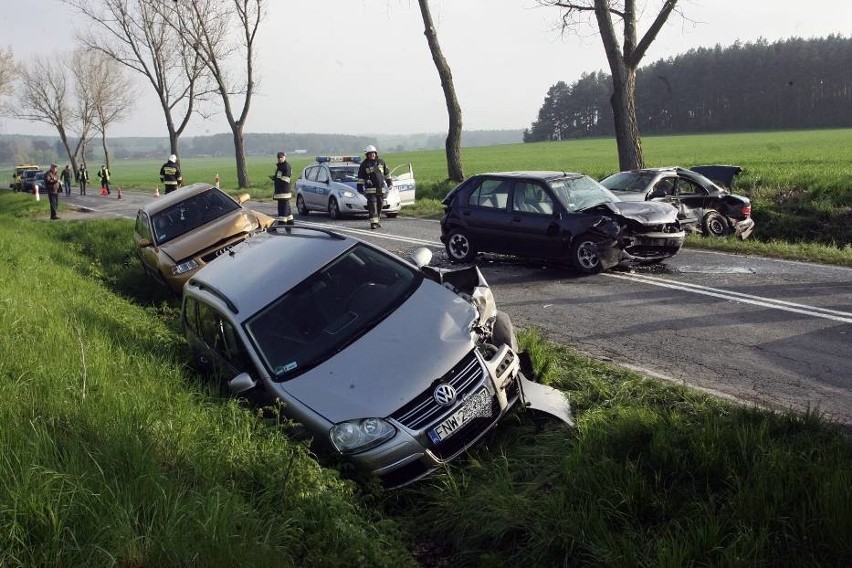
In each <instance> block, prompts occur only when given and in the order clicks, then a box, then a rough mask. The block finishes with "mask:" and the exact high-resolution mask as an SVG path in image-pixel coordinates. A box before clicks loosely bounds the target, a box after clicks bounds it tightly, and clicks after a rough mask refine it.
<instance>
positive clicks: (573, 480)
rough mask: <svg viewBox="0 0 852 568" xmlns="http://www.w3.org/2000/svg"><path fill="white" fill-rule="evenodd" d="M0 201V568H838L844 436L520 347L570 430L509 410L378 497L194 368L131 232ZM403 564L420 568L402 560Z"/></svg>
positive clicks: (846, 503) (112, 223)
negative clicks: (462, 448) (443, 461)
mask: <svg viewBox="0 0 852 568" xmlns="http://www.w3.org/2000/svg"><path fill="white" fill-rule="evenodd" d="M44 208H46V205H44V204H43V203H42V204H36V203H35V202H34V201H33V200H32V199H27V198H24V197H22V196H19V195H12V194H9V193H0V306H2V308H1V309H0V326H2V327H0V329H3V333H2V334H0V378H2V380H3V381H4V384H5V386H6V389H5V394H6V396H4V397H3V399H2V401H0V421H2V422H0V423H2V424H3V427H2V428H0V566H48V565H49V566H114V565H123V566H175V565H196V566H232V565H246V566H264V567H265V566H406V565H414V564H415V563H420V564H421V565H426V566H466V565H467V566H522V565H526V566H571V565H583V566H585V565H591V566H689V565H709V566H726V565H727V566H797V567H798V566H846V565H847V564H848V559H849V558H850V557H852V539H850V538H849V537H850V535H852V442H850V439H849V437H848V435H847V434H846V433H844V431H843V430H841V429H840V428H839V427H837V426H836V425H833V424H830V423H827V422H826V421H824V420H823V419H822V418H821V416H820V414H819V412H818V411H817V410H814V411H813V412H809V413H806V414H805V415H793V414H784V413H769V412H765V411H761V410H757V409H754V408H749V407H742V406H737V405H733V404H731V403H728V402H724V401H721V400H717V399H713V398H710V397H708V396H705V395H702V394H699V393H696V392H694V391H692V390H690V389H688V388H686V387H680V386H673V385H670V384H662V383H660V382H657V381H654V380H651V379H648V378H645V377H642V376H640V375H637V374H635V373H632V372H629V371H626V370H623V369H620V368H618V367H615V366H612V365H607V364H605V363H601V362H598V361H594V360H592V359H589V358H588V357H585V356H582V355H579V354H577V353H576V352H574V351H572V350H571V349H570V348H568V347H559V346H555V345H553V344H550V343H548V342H546V341H544V339H543V338H542V336H541V334H540V333H539V332H538V331H537V330H535V329H528V330H524V331H523V332H522V334H521V338H520V339H521V345H522V347H523V348H524V349H525V350H526V351H528V352H529V353H530V355H531V357H532V358H533V363H534V368H535V372H536V374H537V376H538V378H539V379H540V380H542V382H545V383H549V384H551V385H554V386H555V387H557V388H560V389H562V390H564V391H565V392H566V393H567V394H568V395H569V397H570V399H571V401H572V406H573V410H574V413H575V419H576V421H577V428H576V429H569V428H568V427H566V426H564V425H563V424H561V423H558V422H554V421H551V420H547V419H542V418H541V417H540V416H536V415H534V414H532V413H530V412H526V411H519V412H518V413H516V414H512V415H510V416H509V417H508V418H507V420H505V421H504V423H503V424H501V426H500V427H499V428H498V429H497V430H496V431H495V432H494V433H492V434H491V435H489V436H487V437H486V439H485V440H484V441H483V443H482V444H480V445H479V446H477V447H476V448H475V450H474V451H472V452H471V453H470V454H469V455H468V456H466V457H464V458H462V459H460V460H458V461H456V462H453V463H452V464H451V465H449V466H448V467H446V468H445V470H444V471H442V472H439V473H437V474H435V475H433V476H432V477H430V478H427V479H426V480H424V481H422V482H420V483H419V484H416V485H413V486H411V487H409V488H407V489H404V490H401V491H397V492H392V493H383V492H382V491H380V490H379V489H377V488H376V487H375V486H373V485H364V486H355V485H353V484H351V483H350V482H346V481H342V480H341V479H340V478H339V476H338V475H337V474H336V472H334V471H332V470H328V469H324V468H322V467H321V466H320V465H319V464H318V463H317V462H316V461H315V460H314V459H313V457H312V456H311V455H310V453H309V451H308V449H307V447H306V446H305V445H304V444H301V443H297V442H294V441H292V440H291V439H289V438H287V437H286V436H285V435H284V433H283V432H284V430H285V427H286V426H287V425H286V424H285V423H284V422H283V421H280V420H278V419H277V418H276V415H275V414H274V413H264V414H263V415H261V414H258V413H256V412H254V411H252V410H251V409H249V408H248V407H245V406H242V405H240V404H238V403H237V402H235V401H227V400H223V399H221V398H220V397H219V396H218V389H217V388H216V386H215V385H208V384H207V383H205V382H204V381H202V380H200V379H199V378H198V377H197V376H196V375H195V374H194V373H193V372H192V371H191V370H190V369H188V368H187V367H186V364H185V362H186V361H188V358H187V354H186V353H185V346H184V343H183V341H182V340H181V337H180V331H179V330H178V329H177V327H176V326H177V313H176V311H177V306H176V304H175V303H173V301H171V300H168V299H167V298H165V297H163V296H162V295H161V292H159V289H157V288H152V287H151V285H150V284H149V283H148V281H147V280H146V279H145V278H144V277H143V274H142V272H141V269H140V267H139V266H138V264H137V263H136V262H135V261H133V259H132V252H131V251H132V249H131V240H130V234H131V231H132V227H131V224H130V223H129V222H128V221H124V220H109V221H96V222H89V221H87V222H84V223H83V222H81V223H77V222H66V221H60V222H50V221H41V220H34V219H33V218H32V216H33V215H34V214H36V213H38V214H39V215H43V214H44V211H43V209H44ZM409 549H410V550H411V553H409Z"/></svg>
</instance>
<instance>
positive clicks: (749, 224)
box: [731, 217, 754, 240]
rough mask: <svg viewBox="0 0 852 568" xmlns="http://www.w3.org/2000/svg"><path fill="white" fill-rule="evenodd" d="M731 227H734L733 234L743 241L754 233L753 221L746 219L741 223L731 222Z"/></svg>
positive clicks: (749, 218)
mask: <svg viewBox="0 0 852 568" xmlns="http://www.w3.org/2000/svg"><path fill="white" fill-rule="evenodd" d="M731 225H732V226H733V227H734V234H735V235H736V236H738V237H739V238H741V239H743V240H745V239H747V238H749V237H750V236H751V234H752V232H754V219H752V218H751V217H746V218H745V219H743V220H742V221H736V220H733V219H732V220H731Z"/></svg>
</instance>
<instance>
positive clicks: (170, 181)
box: [160, 154, 183, 193]
mask: <svg viewBox="0 0 852 568" xmlns="http://www.w3.org/2000/svg"><path fill="white" fill-rule="evenodd" d="M160 181H161V182H162V183H163V186H164V187H165V188H166V193H171V192H173V191H174V190H176V189H177V188H178V187H180V186H182V185H183V176H181V174H180V168H179V167H178V165H177V156H175V155H174V154H172V155H171V156H169V161H168V162H166V163H165V164H163V167H161V168H160Z"/></svg>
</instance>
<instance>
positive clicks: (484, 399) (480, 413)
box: [429, 387, 492, 444]
mask: <svg viewBox="0 0 852 568" xmlns="http://www.w3.org/2000/svg"><path fill="white" fill-rule="evenodd" d="M491 414H492V412H491V394H490V393H489V392H488V389H486V388H484V387H483V388H481V389H479V390H478V391H476V392H475V393H473V394H472V395H470V396H469V397H468V398H467V400H465V401H464V403H463V404H462V405H461V406H460V407H459V408H458V410H456V411H455V412H453V413H452V414H451V415H450V416H448V417H447V418H445V419H444V420H443V421H442V422H441V423H440V424H438V425H437V426H435V427H434V428H432V429H431V430H429V439H430V440H432V443H433V444H440V443H441V442H442V441H443V440H446V439H447V438H449V437H450V436H452V435H453V434H455V433H456V432H457V431H459V430H460V429H461V427H462V426H464V425H465V424H467V423H468V422H470V421H471V420H473V419H474V418H480V417H484V418H489V417H491Z"/></svg>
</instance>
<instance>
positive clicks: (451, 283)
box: [411, 239, 617, 426]
mask: <svg viewBox="0 0 852 568" xmlns="http://www.w3.org/2000/svg"><path fill="white" fill-rule="evenodd" d="M612 242H613V243H615V242H616V239H612ZM613 248H614V247H613ZM615 250H616V256H617V249H615ZM431 257H432V253H431V252H430V251H429V250H428V249H426V248H421V249H417V250H416V251H414V253H412V255H411V259H412V260H413V261H414V263H415V264H416V265H417V266H418V267H419V268H420V269H421V271H422V272H423V274H424V275H425V276H426V277H427V278H429V279H430V280H433V281H434V282H437V283H438V284H441V285H442V286H445V287H447V288H448V289H450V290H452V291H453V292H455V293H456V294H457V295H458V296H459V297H461V298H463V299H465V300H467V301H468V302H470V303H471V305H473V307H474V308H475V309H476V312H477V317H476V318H475V319H474V320H473V322H472V323H471V332H472V333H474V334H476V335H477V336H478V338H479V340H478V341H477V344H478V347H479V351H480V354H481V355H482V357H483V359H484V360H485V364H486V366H487V367H488V368H489V370H490V371H491V373H490V374H491V377H492V383H493V386H494V389H495V393H496V397H497V399H498V401H499V403H500V406H501V407H503V408H505V407H507V406H508V405H511V404H512V403H513V400H512V399H513V398H515V397H517V399H519V400H520V401H521V404H522V406H523V407H524V408H529V409H532V410H538V411H541V412H544V413H547V414H549V415H551V416H554V417H556V418H558V419H559V420H561V421H563V422H565V423H566V424H568V425H569V426H574V419H573V416H572V413H571V404H570V402H569V401H568V398H567V397H566V396H565V394H564V393H563V392H562V391H559V390H557V389H555V388H553V387H550V386H547V385H543V384H540V383H536V382H533V381H531V380H530V379H529V378H527V377H533V370H532V365H531V364H530V362H529V356H528V355H527V354H526V353H522V352H520V351H519V350H518V342H517V338H516V336H515V332H514V328H513V326H512V323H511V320H510V319H509V316H508V314H506V313H505V312H501V311H499V310H497V304H496V302H495V300H494V294H493V293H492V291H491V287H490V286H489V285H488V282H487V281H486V280H485V276H483V274H482V272H481V271H480V270H479V267H477V266H470V267H466V268H460V269H440V268H434V267H431V266H427V264H428V262H429V260H431ZM514 393H517V394H516V395H515V394H514Z"/></svg>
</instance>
